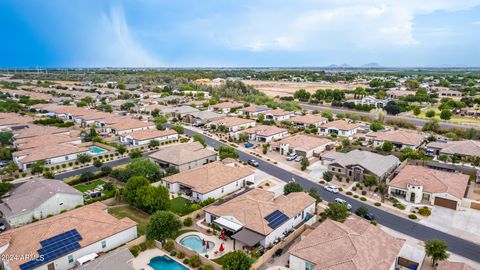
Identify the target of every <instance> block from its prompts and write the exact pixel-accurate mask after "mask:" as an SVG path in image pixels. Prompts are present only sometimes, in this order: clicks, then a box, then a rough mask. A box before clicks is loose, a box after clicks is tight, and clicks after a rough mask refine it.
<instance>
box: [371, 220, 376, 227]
mask: <svg viewBox="0 0 480 270" xmlns="http://www.w3.org/2000/svg"><path fill="white" fill-rule="evenodd" d="M370 224H372V225H375V226H377V224H378V223H377V221H376V220H372V221H370Z"/></svg>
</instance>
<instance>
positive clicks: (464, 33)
mask: <svg viewBox="0 0 480 270" xmlns="http://www.w3.org/2000/svg"><path fill="white" fill-rule="evenodd" d="M0 25H1V27H0V34H1V37H2V39H1V40H0V67H36V66H39V67H232V66H261V67H265V66H306V67H308V66H328V65H330V64H344V63H346V64H349V65H353V66H360V65H363V64H366V63H370V62H377V63H379V64H381V65H384V66H403V67H408V66H445V65H450V66H458V65H461V66H477V67H478V66H480V0H456V1H453V0H421V1H419V0H398V1H394V0H355V1H352V0H336V1H327V0H291V1H290V0H282V1H273V0H242V1H234V0H201V1H199V0H177V1H171V0H170V1H166V0H165V1H164V0H158V1H154V0H136V1H134V0H124V1H109V0H103V1H101V0H100V1H99V0H82V1H68V0H43V1H40V0H22V1H18V0H1V1H0Z"/></svg>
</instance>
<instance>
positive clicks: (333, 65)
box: [327, 63, 352, 68]
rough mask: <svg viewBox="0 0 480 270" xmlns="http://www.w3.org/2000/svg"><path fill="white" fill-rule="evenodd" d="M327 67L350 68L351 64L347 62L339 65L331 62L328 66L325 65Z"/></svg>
mask: <svg viewBox="0 0 480 270" xmlns="http://www.w3.org/2000/svg"><path fill="white" fill-rule="evenodd" d="M327 67H328V68H350V67H352V66H350V65H349V64H345V63H343V64H341V65H336V64H331V65H329V66H327Z"/></svg>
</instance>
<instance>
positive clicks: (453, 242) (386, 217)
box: [56, 129, 480, 262]
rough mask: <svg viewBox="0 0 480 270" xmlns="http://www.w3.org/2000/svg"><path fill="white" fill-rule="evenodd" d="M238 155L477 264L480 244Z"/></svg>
mask: <svg viewBox="0 0 480 270" xmlns="http://www.w3.org/2000/svg"><path fill="white" fill-rule="evenodd" d="M185 133H186V134H187V135H189V136H193V135H195V134H199V133H197V132H194V131H192V130H188V129H185ZM201 135H202V136H203V137H204V139H205V142H206V143H207V144H208V145H210V146H212V147H214V148H218V147H220V146H225V144H223V143H221V142H219V141H217V140H214V139H212V138H210V137H207V136H205V135H203V134H201ZM237 153H238V155H239V158H240V160H242V161H246V160H249V159H255V160H257V161H258V163H259V164H260V166H259V169H260V170H262V171H264V172H266V173H268V174H270V175H272V176H273V177H276V178H278V179H280V180H282V181H285V182H289V181H291V180H292V178H294V179H295V181H296V182H297V183H299V184H300V185H302V187H303V188H304V190H307V191H308V190H309V189H311V188H314V189H316V190H317V192H318V194H319V195H320V196H321V197H322V198H323V199H325V200H327V201H332V200H334V199H335V198H337V197H339V198H342V199H344V200H346V201H348V202H349V203H350V204H351V205H352V206H353V209H356V208H358V207H360V206H366V207H368V208H369V209H370V211H371V212H372V213H373V214H374V215H375V218H376V219H377V221H378V222H379V223H380V224H382V225H384V226H386V227H389V228H391V229H393V230H395V231H398V232H400V233H403V234H406V235H409V236H411V237H414V238H416V239H419V240H422V241H425V240H429V239H434V238H435V239H442V240H444V241H446V242H447V243H448V249H449V251H451V252H453V253H456V254H458V255H460V256H463V257H465V258H468V259H471V260H473V261H476V262H480V245H478V244H475V243H473V242H469V241H467V240H464V239H461V238H459V237H456V236H453V235H450V234H447V233H444V232H442V231H438V230H436V229H433V228H429V227H427V226H424V225H422V224H419V223H418V222H414V221H411V220H408V219H405V218H403V217H399V216H396V215H394V214H391V213H388V212H386V211H383V210H382V209H381V208H376V207H372V206H369V205H367V204H364V203H362V202H360V201H357V200H354V199H352V198H351V197H348V196H346V195H343V194H332V193H329V192H327V191H325V190H324V189H323V187H322V186H321V185H319V184H317V183H314V182H312V181H310V180H308V179H306V178H303V177H301V176H299V175H296V174H294V173H292V172H289V171H287V170H285V169H282V168H279V167H277V166H275V165H273V164H271V163H269V162H266V161H264V160H262V159H258V158H255V157H254V156H251V155H249V154H246V153H244V152H241V151H239V150H237ZM129 160H130V159H129V158H124V159H120V160H116V161H112V162H107V163H106V165H108V166H118V165H120V164H122V163H125V162H128V161H129ZM96 170H98V169H97V168H95V167H89V168H84V169H81V170H77V171H73V172H67V173H63V174H59V175H57V176H56V178H57V179H63V178H65V177H70V176H73V175H77V174H80V173H82V172H84V171H96Z"/></svg>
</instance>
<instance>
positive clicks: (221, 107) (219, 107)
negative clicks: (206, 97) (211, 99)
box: [209, 102, 243, 113]
mask: <svg viewBox="0 0 480 270" xmlns="http://www.w3.org/2000/svg"><path fill="white" fill-rule="evenodd" d="M242 107H243V104H242V103H234V102H222V103H217V104H215V105H211V106H210V107H209V110H210V111H216V112H221V113H229V112H230V111H231V110H232V109H238V108H242Z"/></svg>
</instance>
